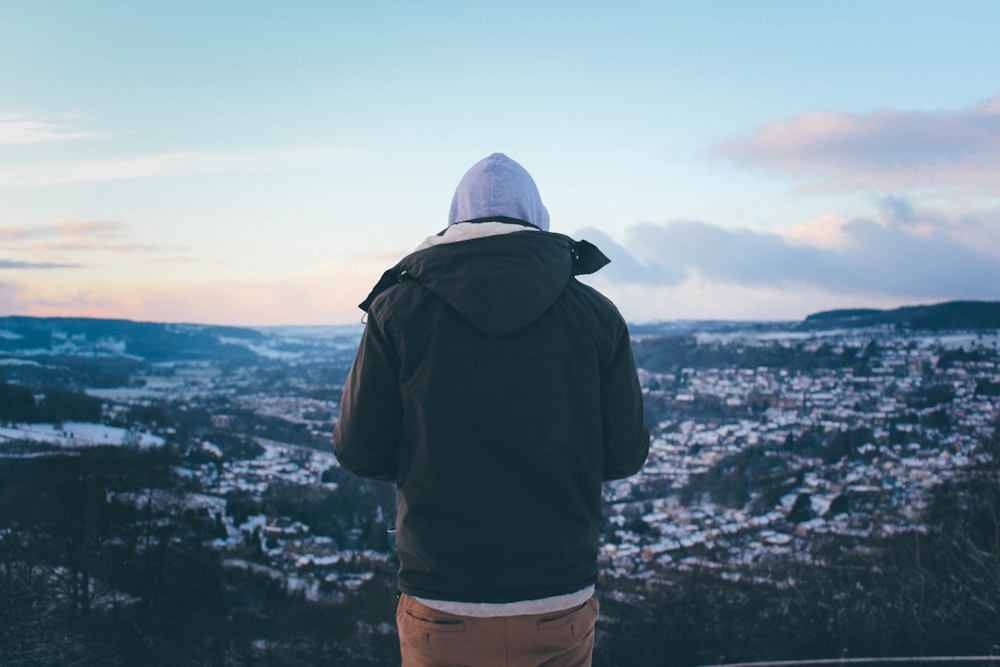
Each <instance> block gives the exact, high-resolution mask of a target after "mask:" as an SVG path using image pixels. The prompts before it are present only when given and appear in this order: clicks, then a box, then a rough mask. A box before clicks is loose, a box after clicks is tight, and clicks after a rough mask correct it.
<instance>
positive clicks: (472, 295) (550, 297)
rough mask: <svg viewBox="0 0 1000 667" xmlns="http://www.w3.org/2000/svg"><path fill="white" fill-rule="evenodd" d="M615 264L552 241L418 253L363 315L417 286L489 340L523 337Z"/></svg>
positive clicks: (566, 241) (381, 287) (507, 240)
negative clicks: (576, 283) (574, 289)
mask: <svg viewBox="0 0 1000 667" xmlns="http://www.w3.org/2000/svg"><path fill="white" fill-rule="evenodd" d="M609 261H610V260H608V258H607V257H606V256H605V255H604V254H603V253H602V252H601V251H600V250H598V249H597V247H596V246H594V245H592V244H591V243H588V242H587V241H574V240H573V239H571V238H569V237H568V236H563V235H562V234H552V233H544V232H543V233H538V232H535V233H516V234H503V235H500V236H486V237H482V238H474V239H469V240H466V241H460V242H457V243H449V244H445V245H437V246H432V247H429V248H426V249H424V250H419V251H417V252H414V253H412V254H410V255H408V256H407V257H405V258H403V260H402V261H400V263H399V264H397V265H396V266H394V267H393V268H391V269H389V270H388V271H386V272H385V273H384V274H383V275H382V279H381V280H379V282H378V284H377V285H375V288H374V289H373V290H372V292H371V294H369V295H368V298H367V299H365V300H364V302H362V303H361V305H360V308H361V309H362V310H364V311H365V312H367V311H368V309H369V307H370V306H371V305H372V302H373V301H374V300H375V299H376V297H378V296H379V295H380V294H382V293H383V292H385V291H387V290H389V289H390V288H392V287H393V286H395V285H397V284H399V283H402V282H405V281H409V280H414V281H417V282H419V283H420V285H422V286H423V287H424V288H426V289H428V290H430V291H431V292H433V293H434V294H435V295H437V296H438V297H439V298H440V299H442V300H443V301H444V302H445V303H447V304H448V305H449V306H451V307H452V308H454V309H455V310H456V311H457V312H458V313H459V314H460V315H461V316H462V317H463V318H464V319H465V320H467V321H468V322H469V323H470V324H472V325H473V326H475V327H476V328H478V329H480V330H482V331H485V332H486V333H488V334H491V335H502V334H507V333H511V332H513V331H517V330H519V329H521V328H523V327H525V326H527V325H528V324H531V323H532V322H534V321H535V320H536V319H538V318H539V317H541V316H542V314H543V313H545V311H546V310H548V309H549V307H551V306H552V304H553V303H554V302H555V301H556V299H558V298H559V295H560V294H562V291H563V289H564V288H565V287H566V284H567V283H568V282H569V281H570V280H571V279H572V277H573V276H576V275H582V274H587V273H593V272H595V271H597V270H598V269H600V268H601V267H603V266H604V265H605V264H607V263H608V262H609Z"/></svg>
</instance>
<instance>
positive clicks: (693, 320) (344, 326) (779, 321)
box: [0, 299, 1000, 330]
mask: <svg viewBox="0 0 1000 667" xmlns="http://www.w3.org/2000/svg"><path fill="white" fill-rule="evenodd" d="M945 304H997V305H1000V300H968V299H947V300H944V301H937V302H933V303H906V304H902V305H900V306H896V307H893V308H867V307H859V308H852V307H847V308H834V309H830V310H819V311H814V312H811V313H808V314H806V315H805V316H803V317H802V318H799V319H778V318H775V319H731V318H672V319H659V320H644V321H632V320H626V324H628V326H629V327H652V326H657V325H663V324H672V323H678V324H688V323H690V324H697V323H705V324H712V323H718V324H773V325H778V324H801V323H803V322H805V321H807V320H808V319H809V318H813V317H817V316H819V315H827V314H832V313H841V312H852V311H865V312H868V311H871V312H880V313H889V312H892V311H894V310H899V309H906V308H929V307H933V306H940V305H945ZM4 318H26V319H39V320H58V319H67V320H98V321H107V322H130V323H135V324H156V325H163V326H191V327H223V328H225V327H232V328H237V329H255V330H263V329H348V328H351V329H354V328H362V327H364V325H365V322H364V321H362V320H360V319H359V320H358V321H357V322H343V323H335V324H220V323H218V322H192V321H181V320H177V321H168V320H140V319H134V318H127V317H92V316H88V315H25V314H22V313H8V314H4V315H0V320H2V319H4Z"/></svg>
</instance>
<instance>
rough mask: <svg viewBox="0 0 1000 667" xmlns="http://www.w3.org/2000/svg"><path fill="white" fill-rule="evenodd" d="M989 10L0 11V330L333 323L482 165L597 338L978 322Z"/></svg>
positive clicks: (40, 5)
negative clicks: (578, 266)
mask: <svg viewBox="0 0 1000 667" xmlns="http://www.w3.org/2000/svg"><path fill="white" fill-rule="evenodd" d="M998 25H1000V3H998V2H996V1H995V0H989V1H982V2H977V1H961V0H959V1H957V2H953V3H942V2H936V1H920V0H910V1H906V2H902V1H900V2H880V1H879V0H867V1H864V2H854V1H846V0H845V1H841V2H838V3H811V2H801V1H789V2H784V1H777V0H776V1H767V0H762V1H760V2H742V1H739V2H738V1H735V0H733V1H730V2H723V1H716V2H711V1H710V2H683V3H682V2H671V1H666V0H657V1H654V2H638V1H633V0H620V1H618V2H615V3H610V2H588V1H586V0H575V1H573V2H559V1H553V2H539V1H538V0H533V1H531V2H522V1H521V0H510V1H508V2H504V3H497V2H489V3H483V2H476V1H475V0H464V1H462V2H434V1H432V0H428V1H425V2H381V1H379V0H371V1H367V2H357V3H347V2H339V1H337V0H326V1H308V0H299V1H295V2H260V1H253V0H239V1H230V0H217V1H213V2H203V1H202V0H197V1H193V0H172V1H171V2H133V1H131V0H117V1H112V0H88V2H78V1H77V0H67V1H55V0H0V63H2V66H0V315H14V314H17V315H34V316H74V317H75V316H82V317H110V318H126V319H133V320H143V321H156V322H192V323H203V324H234V325H247V326H265V325H321V324H348V323H356V322H358V321H360V319H361V316H362V313H361V311H360V310H358V308H357V304H358V303H359V302H361V301H362V299H363V298H364V297H365V295H366V294H367V293H368V291H369V289H370V288H371V286H372V285H374V283H375V282H376V281H377V280H378V277H379V276H380V275H381V273H382V272H383V271H384V270H385V269H387V268H389V267H390V266H392V265H393V264H394V263H395V262H396V261H398V260H399V259H400V258H402V257H403V256H405V255H406V254H407V253H408V252H410V251H412V250H413V249H414V248H415V247H416V246H417V245H419V244H420V242H421V241H422V240H423V239H424V238H425V237H427V236H429V235H431V234H434V233H436V232H438V231H440V230H441V229H442V228H443V227H444V225H445V224H446V221H447V214H448V208H449V205H450V202H451V196H452V193H453V192H454V188H455V186H456V185H457V184H458V181H459V179H460V178H461V176H462V175H463V174H464V173H465V171H466V170H467V169H468V168H469V167H470V166H471V165H472V164H474V163H475V162H477V161H478V160H480V159H481V158H483V157H485V156H486V155H489V154H490V153H493V152H502V153H506V154H507V155H509V156H510V157H511V158H513V159H515V160H517V161H518V162H520V163H521V164H522V165H523V166H524V167H525V168H526V169H527V170H528V171H529V172H530V173H531V174H532V176H533V177H534V179H535V181H536V183H537V184H538V187H539V191H540V192H541V195H542V199H543V201H544V202H545V204H546V206H547V208H548V209H549V212H550V216H551V220H552V231H554V232H560V233H563V234H568V235H570V236H573V237H574V238H584V239H587V240H589V241H591V242H593V243H595V244H596V245H598V246H599V247H600V248H601V249H602V250H604V252H605V253H606V254H607V255H608V256H609V257H611V259H612V263H611V264H610V265H609V266H608V267H607V268H605V269H604V270H602V271H601V272H599V273H598V274H596V275H594V276H593V277H590V278H587V279H586V282H588V283H589V284H591V285H593V286H595V287H596V288H598V289H599V290H601V291H602V292H603V293H605V294H606V295H607V296H609V297H610V298H611V299H612V300H614V301H615V302H616V303H617V304H618V306H619V308H620V310H621V311H622V313H623V314H624V315H625V317H626V319H628V320H629V321H631V322H650V321H657V320H674V319H727V320H798V319H801V318H804V317H805V316H806V315H808V314H810V313H814V312H818V311H822V310H829V309H833V308H853V307H871V308H892V307H897V306H901V305H911V304H917V303H935V302H940V301H945V300H952V299H976V300H997V299H1000V77H998V76H997V72H998V71H1000V40H997V39H996V36H995V35H996V29H997V26H998Z"/></svg>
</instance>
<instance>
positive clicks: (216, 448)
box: [0, 318, 1000, 647]
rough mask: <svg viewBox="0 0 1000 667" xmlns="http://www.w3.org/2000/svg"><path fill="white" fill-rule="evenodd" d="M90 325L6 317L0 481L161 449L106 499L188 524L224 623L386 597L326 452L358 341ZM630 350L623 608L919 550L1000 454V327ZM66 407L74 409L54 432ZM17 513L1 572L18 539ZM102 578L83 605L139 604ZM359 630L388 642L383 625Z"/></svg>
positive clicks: (617, 514) (372, 503)
mask: <svg viewBox="0 0 1000 667" xmlns="http://www.w3.org/2000/svg"><path fill="white" fill-rule="evenodd" d="M74 326H75V327H76V328H74ZM88 326H89V327H90V328H89V329H87V328H86V327H85V326H83V325H80V324H79V322H77V323H76V324H75V325H74V324H73V323H72V322H69V323H66V322H62V323H60V322H58V321H55V322H52V321H44V320H38V321H33V320H31V318H6V321H5V322H0V382H2V384H0V388H2V389H3V392H4V395H3V399H4V400H3V403H4V405H3V407H2V408H0V410H2V412H0V465H3V466H10V465H14V464H15V462H18V461H21V462H24V461H39V460H46V459H51V458H54V457H64V456H71V455H75V454H77V453H80V452H86V451H88V450H95V449H98V448H102V447H112V448H119V449H128V450H133V451H137V452H152V451H158V450H162V451H169V452H170V453H171V456H170V465H169V474H166V476H165V477H163V480H161V481H160V482H158V484H157V485H156V486H155V488H154V487H152V486H149V487H143V486H140V487H139V488H135V489H131V490H126V489H121V490H117V491H111V490H109V491H107V492H106V494H105V497H104V500H103V502H106V503H109V504H114V505H116V506H123V507H130V508H131V509H132V510H133V511H135V512H136V513H137V515H140V514H142V513H143V512H145V513H146V514H147V515H154V516H156V517H159V520H160V521H167V522H169V521H181V520H182V519H185V518H186V519H188V520H190V521H189V524H190V526H192V528H191V531H192V532H191V535H193V536H194V538H195V539H197V540H199V541H200V543H201V545H202V546H203V547H204V548H205V549H208V550H210V551H211V552H213V553H215V554H217V560H218V563H219V566H220V572H221V574H220V576H221V577H222V579H223V581H224V582H226V583H225V585H226V587H227V590H229V591H230V592H229V594H228V600H229V602H228V604H229V605H230V608H231V609H242V610H244V611H247V610H256V611H255V613H266V611H263V610H262V607H261V603H260V601H259V600H258V599H257V598H258V596H257V595H254V594H250V593H246V592H243V593H241V592H240V589H241V587H242V588H243V589H246V590H250V589H256V588H259V587H260V586H265V585H266V586H268V587H271V588H275V587H276V590H277V591H278V592H279V593H280V594H282V595H285V596H290V597H294V598H296V599H299V600H302V601H303V603H315V604H327V605H344V604H347V603H348V602H350V601H351V600H352V599H354V598H358V596H361V595H362V594H363V593H364V592H365V591H366V590H370V589H372V588H375V589H377V590H387V591H388V590H391V588H392V586H393V583H392V576H393V569H394V565H393V562H394V545H393V543H392V535H391V529H392V526H393V522H394V516H395V498H394V492H393V488H392V486H391V485H390V484H387V483H380V482H370V481H365V480H360V479H358V478H355V477H354V476H352V475H350V474H348V473H346V472H345V471H343V470H341V469H340V468H339V466H338V464H337V461H336V457H335V456H334V455H333V451H332V443H331V434H332V427H333V424H334V423H335V420H336V415H337V409H338V399H339V391H340V387H341V384H342V382H343V379H344V377H345V376H346V372H347V370H348V368H349V366H350V363H351V360H352V358H353V352H354V348H355V347H356V345H357V341H358V339H359V337H360V333H361V329H360V327H343V328H329V329H325V328H316V329H309V330H296V329H294V328H290V329H276V330H247V331H240V330H236V331H233V330H230V329H226V330H224V331H220V332H215V331H213V330H212V328H209V327H206V328H199V327H194V326H190V325H189V326H188V327H187V328H183V327H176V326H173V327H172V326H170V325H147V326H150V327H154V326H155V327H159V328H156V329H151V330H150V332H155V334H156V335H157V336H162V337H164V340H163V341H160V342H159V343H157V344H155V345H154V344H152V343H150V342H149V341H150V336H151V335H152V334H151V333H150V332H146V333H144V334H143V336H142V339H143V340H145V341H146V343H145V344H146V345H147V348H146V349H144V348H143V347H142V346H141V345H139V344H136V343H135V342H134V340H136V339H134V338H132V337H133V336H136V335H137V334H136V332H135V331H132V330H131V329H130V328H129V327H125V328H124V329H123V328H121V327H116V326H115V324H114V323H106V324H105V325H104V326H103V327H101V328H99V330H96V331H95V330H94V326H93V325H92V324H91V325H88ZM130 326H134V325H130ZM81 327H83V328H81ZM185 346H187V347H185ZM633 346H634V349H635V351H636V359H637V364H638V366H639V375H640V382H641V384H642V386H643V391H644V398H645V401H646V414H647V417H646V419H647V423H648V424H649V426H650V428H651V432H652V443H651V449H650V455H649V459H648V461H647V463H646V465H645V466H644V468H643V470H642V471H641V472H640V473H639V474H638V475H636V476H634V477H632V478H629V479H626V480H622V481H618V482H614V483H610V484H607V485H606V486H605V505H606V520H605V525H604V528H603V535H602V547H601V552H600V560H601V563H602V567H603V569H604V575H603V576H604V579H603V581H602V590H603V591H606V595H608V596H609V599H613V600H616V601H617V602H618V603H629V604H641V603H642V600H643V599H644V598H645V596H647V595H648V594H649V591H655V590H657V585H658V583H662V582H663V581H666V580H668V579H670V578H671V577H675V576H677V573H684V572H705V571H709V572H712V573H714V574H715V575H716V576H718V577H720V578H722V579H725V580H728V581H733V582H738V581H741V580H742V579H745V578H750V579H752V580H753V581H755V582H757V583H769V584H774V585H781V584H782V582H781V581H778V579H779V578H780V577H781V576H782V575H781V574H780V573H781V572H784V571H785V570H781V569H780V568H777V569H776V568H775V567H774V565H775V564H776V563H794V564H797V565H802V566H809V565H821V564H824V563H828V562H829V558H830V556H829V554H830V546H831V544H835V545H836V548H837V549H838V550H839V551H840V552H844V551H851V550H860V551H866V550H867V551H870V550H871V549H872V548H874V547H876V546H877V545H878V544H879V543H881V541H883V540H885V539H886V538H889V537H891V536H893V535H899V534H909V533H915V534H920V533H921V532H924V531H926V525H925V511H926V509H927V507H928V505H929V504H930V502H931V500H932V498H933V494H934V493H935V490H936V489H938V488H939V487H941V486H942V485H943V484H946V483H949V482H952V481H954V480H956V479H958V478H960V477H961V476H962V475H963V474H964V471H966V470H969V469H971V468H974V467H976V466H984V465H989V464H990V463H991V462H992V461H993V460H994V459H993V457H994V456H996V455H997V449H998V446H997V442H998V434H997V425H998V420H1000V366H998V364H1000V331H998V330H996V329H986V330H975V331H971V330H970V331H961V330H958V331H956V330H947V331H937V332H933V331H922V330H917V331H911V330H907V329H903V328H898V327H893V326H888V325H884V324H883V325H874V326H867V327H861V328H823V329H813V330H803V329H802V328H800V327H797V326H795V325H794V324H792V323H789V324H781V325H779V324H772V325H768V326H759V325H755V326H750V325H746V326H740V325H736V324H729V325H726V326H721V325H714V326H707V327H705V328H704V329H699V328H698V327H696V326H692V327H691V330H690V331H686V332H681V333H677V332H673V331H671V332H670V333H656V332H655V331H654V332H652V333H650V332H643V333H639V334H636V335H635V337H634V340H633ZM112 369H113V371H112ZM59 392H63V394H60V393H59ZM25 396H28V397H30V398H29V399H25ZM60 397H62V398H60ZM67 397H69V398H67ZM56 399H59V400H62V401H63V402H64V403H65V404H66V405H67V406H70V407H69V408H66V411H64V412H62V413H60V414H54V413H53V414H50V415H48V416H46V409H47V408H46V406H49V407H51V406H53V405H56V404H57V400H56ZM17 406H20V408H18V407H17ZM81 406H82V407H81ZM88 406H89V407H88ZM18 409H20V410H21V412H17V410H18ZM86 415H89V418H85V417H86ZM8 474H9V473H8ZM11 511H12V510H11ZM11 511H6V512H4V516H3V517H0V518H3V519H4V520H5V521H6V522H7V523H8V525H2V524H0V549H2V550H3V554H2V555H3V556H4V559H3V561H4V562H5V563H7V564H6V565H4V566H3V567H4V568H5V570H6V572H7V573H8V575H9V573H10V571H11V569H12V568H13V567H14V565H13V563H14V560H13V558H14V555H15V554H18V553H23V552H24V550H25V548H26V547H25V545H26V544H27V543H28V541H30V539H29V538H30V536H28V535H27V534H26V533H25V531H26V528H25V523H24V522H19V521H17V518H16V516H14V517H13V518H12V514H11ZM108 539H120V538H110V537H109V538H108ZM175 539H176V538H175ZM146 548H147V549H148V546H147V547H146ZM38 565H41V564H38ZM47 565H48V566H49V567H52V568H56V569H58V568H64V567H65V564H64V563H55V562H51V563H47ZM36 567H37V566H36ZM99 569H100V568H94V570H95V575H94V579H92V580H91V581H90V582H89V583H87V584H86V586H87V587H88V588H87V590H88V591H89V590H91V589H92V590H93V592H94V593H93V596H92V599H91V600H90V602H89V603H88V604H89V605H91V606H93V607H97V608H99V607H101V605H104V608H111V606H113V605H119V604H122V603H123V602H122V601H127V600H138V599H139V596H138V595H137V593H136V592H135V591H128V590H115V586H114V585H113V584H112V583H111V582H108V581H99V580H98V577H97V575H96V572H97V571H98V570H99ZM53 571H55V570H53ZM795 572H801V571H800V570H795ZM799 576H801V574H799ZM250 582H256V583H253V584H252V585H251V583H250ZM618 582H620V583H621V585H618ZM607 614H608V616H609V617H610V619H611V622H612V623H613V621H614V615H615V610H614V609H613V608H610V607H609V609H608V610H607ZM362 625H364V632H363V633H367V635H366V636H389V635H392V634H393V633H394V632H395V628H394V626H392V624H391V618H385V619H383V620H382V621H381V622H375V621H372V622H368V623H365V624H362ZM359 632H360V630H359ZM260 641H263V640H260ZM389 643H391V642H389ZM265 645H266V643H265V644H260V643H258V644H257V646H258V647H260V646H265Z"/></svg>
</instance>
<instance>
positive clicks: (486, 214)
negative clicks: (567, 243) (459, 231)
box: [448, 153, 549, 231]
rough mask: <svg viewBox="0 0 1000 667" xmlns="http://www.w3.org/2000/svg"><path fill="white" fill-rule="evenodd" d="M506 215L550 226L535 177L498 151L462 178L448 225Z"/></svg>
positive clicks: (507, 217)
mask: <svg viewBox="0 0 1000 667" xmlns="http://www.w3.org/2000/svg"><path fill="white" fill-rule="evenodd" d="M504 218H506V219H509V220H520V221H522V222H527V223H530V224H532V225H534V226H535V227H538V228H539V229H541V230H543V231H548V229H549V212H548V210H547V209H546V208H545V206H544V205H543V204H542V198H541V196H540V195H539V194H538V186H536V185H535V181H534V179H532V178H531V175H530V174H529V173H528V172H527V170H525V168H524V167H522V166H521V165H520V164H518V163H517V162H515V161H514V160H511V159H510V158H509V157H507V156H506V155H504V154H503V153H494V154H493V155H490V156H489V157H487V158H484V159H482V160H480V161H479V162H477V163H476V164H474V165H472V168H470V169H469V171H467V172H466V173H465V176H463V177H462V180H461V181H459V183H458V187H457V188H456V189H455V195H454V197H452V200H451V211H450V212H449V214H448V224H449V225H454V224H455V223H458V222H467V221H469V220H502V219H504Z"/></svg>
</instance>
